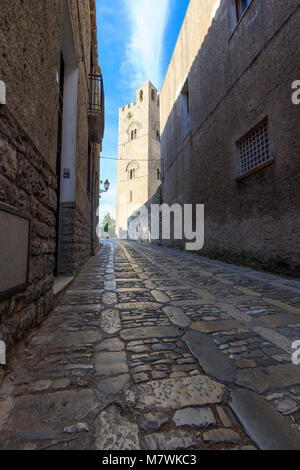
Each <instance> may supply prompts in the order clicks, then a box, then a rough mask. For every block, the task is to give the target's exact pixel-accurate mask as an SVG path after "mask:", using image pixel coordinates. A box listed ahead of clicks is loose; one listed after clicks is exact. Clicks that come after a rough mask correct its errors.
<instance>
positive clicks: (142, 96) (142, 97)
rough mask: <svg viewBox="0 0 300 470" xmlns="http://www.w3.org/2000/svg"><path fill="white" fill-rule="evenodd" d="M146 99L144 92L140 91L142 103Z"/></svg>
mask: <svg viewBox="0 0 300 470" xmlns="http://www.w3.org/2000/svg"><path fill="white" fill-rule="evenodd" d="M143 99H144V92H143V90H141V91H140V102H142V101H143Z"/></svg>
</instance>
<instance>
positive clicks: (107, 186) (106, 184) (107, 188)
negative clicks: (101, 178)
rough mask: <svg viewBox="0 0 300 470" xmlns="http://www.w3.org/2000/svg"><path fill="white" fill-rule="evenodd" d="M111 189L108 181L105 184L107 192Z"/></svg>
mask: <svg viewBox="0 0 300 470" xmlns="http://www.w3.org/2000/svg"><path fill="white" fill-rule="evenodd" d="M109 187H110V182H109V181H108V180H106V181H105V183H104V188H105V191H108V190H109Z"/></svg>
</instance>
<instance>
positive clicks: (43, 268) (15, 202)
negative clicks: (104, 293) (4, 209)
mask: <svg viewBox="0 0 300 470" xmlns="http://www.w3.org/2000/svg"><path fill="white" fill-rule="evenodd" d="M55 191H56V176H55V175H54V173H53V172H52V170H51V169H50V167H49V166H48V164H47V163H45V161H44V159H43V158H42V156H41V155H40V153H39V152H38V151H37V149H36V148H35V147H34V145H33V144H32V142H31V141H30V139H29V138H28V137H27V135H26V134H25V132H24V131H23V130H22V129H21V127H19V125H18V124H17V122H16V121H15V120H14V118H13V117H12V115H10V114H8V111H7V109H6V107H4V106H0V202H2V203H5V204H9V205H11V206H13V207H15V208H17V209H19V210H21V211H23V212H26V213H27V214H29V215H31V217H32V229H31V238H30V269H29V283H28V287H27V289H26V290H24V291H23V292H20V293H19V294H17V295H15V296H13V297H10V298H9V299H7V300H5V301H3V302H0V339H1V340H3V341H5V343H6V345H7V347H9V346H10V345H11V344H12V343H13V342H14V341H15V340H18V339H20V338H22V337H23V336H24V334H25V333H26V332H27V331H29V330H30V329H31V328H34V327H35V326H39V325H40V324H41V323H42V321H43V319H44V318H45V316H46V315H47V314H48V313H49V312H50V311H51V309H52V308H53V292H52V286H53V269H54V260H55V256H54V254H55V211H56V192H55Z"/></svg>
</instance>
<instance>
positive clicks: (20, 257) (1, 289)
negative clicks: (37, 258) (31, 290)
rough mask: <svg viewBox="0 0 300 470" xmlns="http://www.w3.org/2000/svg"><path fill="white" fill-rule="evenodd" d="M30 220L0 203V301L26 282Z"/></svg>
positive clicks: (19, 289)
mask: <svg viewBox="0 0 300 470" xmlns="http://www.w3.org/2000/svg"><path fill="white" fill-rule="evenodd" d="M30 226H31V218H30V217H29V216H28V215H27V214H24V213H22V212H20V211H19V210H16V209H14V208H13V207H11V206H7V205H6V204H1V203H0V300H3V299H4V298H6V297H9V296H11V295H14V294H16V293H17V292H20V291H21V290H24V289H25V288H26V286H27V282H28V272H29V243H30Z"/></svg>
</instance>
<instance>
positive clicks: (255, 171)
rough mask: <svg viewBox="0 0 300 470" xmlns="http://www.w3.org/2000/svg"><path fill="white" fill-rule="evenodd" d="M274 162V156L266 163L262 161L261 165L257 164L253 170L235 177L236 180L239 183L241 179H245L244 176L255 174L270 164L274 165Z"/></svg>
mask: <svg viewBox="0 0 300 470" xmlns="http://www.w3.org/2000/svg"><path fill="white" fill-rule="evenodd" d="M273 163H274V158H271V159H270V160H268V161H266V162H265V163H262V164H261V165H259V166H257V167H256V168H253V170H250V171H247V173H243V174H242V175H240V176H238V177H237V178H235V181H236V182H237V183H238V182H239V181H241V180H243V179H244V178H247V177H248V176H251V175H253V174H254V173H257V172H258V171H260V170H263V169H264V168H267V167H268V166H271V165H273Z"/></svg>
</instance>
